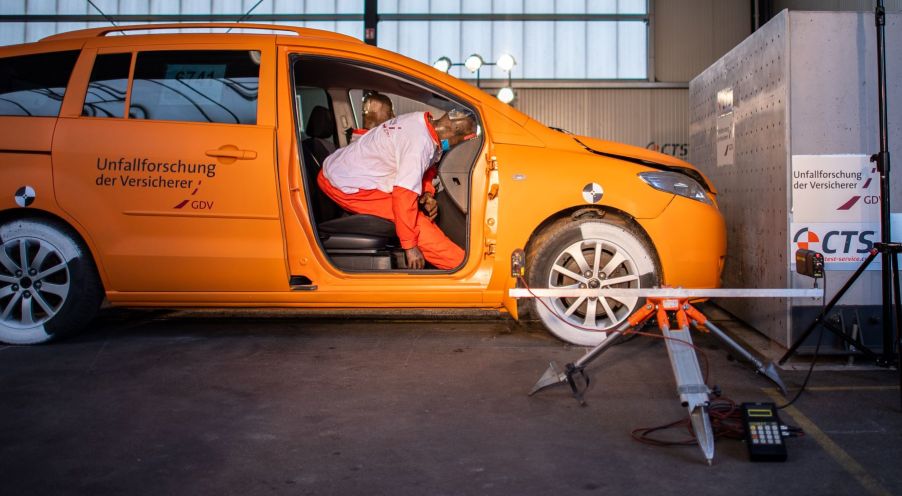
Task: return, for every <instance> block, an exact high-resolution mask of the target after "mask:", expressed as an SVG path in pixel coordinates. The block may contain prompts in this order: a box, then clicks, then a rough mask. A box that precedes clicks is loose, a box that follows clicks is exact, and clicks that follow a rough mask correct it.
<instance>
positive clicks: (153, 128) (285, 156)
mask: <svg viewBox="0 0 902 496" xmlns="http://www.w3.org/2000/svg"><path fill="white" fill-rule="evenodd" d="M178 27H183V26H178ZM244 27H253V26H252V25H244ZM271 27H272V26H262V27H261V28H263V29H266V28H271ZM157 28H159V27H157ZM285 29H286V30H288V31H295V32H296V33H297V34H296V35H284V34H277V35H268V34H228V35H226V34H184V33H182V34H155V35H143V34H137V35H129V36H104V35H105V34H108V33H110V32H112V31H115V29H111V28H98V29H93V30H83V31H78V32H73V33H64V34H61V35H56V36H53V37H50V38H48V39H46V40H43V41H41V42H38V43H32V44H28V45H20V46H17V47H9V48H3V49H0V56H9V55H14V54H15V55H18V54H25V53H34V52H41V51H48V50H58V49H80V50H82V51H81V55H80V57H79V60H78V62H77V64H76V66H75V69H74V71H73V74H72V76H71V79H70V82H69V87H68V90H67V92H66V95H65V98H64V100H63V104H62V108H61V111H60V115H59V118H58V119H54V118H32V117H0V128H2V130H3V132H2V133H0V184H2V185H3V191H2V196H0V212H2V214H3V215H16V214H18V213H21V212H20V209H18V208H17V206H16V205H15V203H14V202H13V198H12V194H11V193H12V192H11V191H10V188H12V189H13V191H15V188H17V187H18V186H19V185H23V184H29V185H32V186H33V187H35V188H36V189H37V190H39V195H38V198H37V200H36V202H35V203H34V204H33V205H32V206H30V207H29V208H31V209H37V210H42V211H45V212H47V213H49V214H52V215H55V216H57V217H59V218H61V219H63V220H64V221H65V222H67V223H69V224H70V225H71V226H72V227H73V228H74V229H76V230H77V231H78V232H79V233H80V234H81V236H82V237H83V238H84V239H85V241H86V243H87V245H88V247H89V249H90V250H91V252H92V254H93V256H94V258H95V260H96V262H97V266H98V268H99V270H100V274H101V279H102V281H103V284H104V287H105V289H106V294H107V298H108V300H109V301H110V302H111V303H112V304H116V305H130V306H153V305H167V306H282V307H284V306H289V307H290V306H296V307H481V308H497V309H502V308H507V309H508V310H509V311H510V312H511V313H513V314H514V315H516V304H515V302H514V301H513V300H512V299H510V298H508V297H507V296H506V293H507V289H508V288H510V287H513V285H514V280H513V278H512V277H511V276H510V267H509V264H510V259H509V257H510V253H511V252H512V251H513V250H514V249H515V248H521V247H524V246H526V244H527V243H528V242H529V240H530V238H531V237H532V236H533V235H534V234H535V233H536V230H537V229H538V228H539V226H540V225H541V224H542V223H543V222H545V221H547V220H549V219H551V218H553V217H555V216H558V215H562V212H568V211H573V210H576V209H579V208H584V207H593V208H603V209H607V210H612V211H617V212H619V213H621V214H622V215H625V216H628V217H630V218H632V219H633V220H634V221H635V222H636V223H637V224H638V225H640V226H641V227H642V228H643V229H644V230H645V232H646V234H647V235H648V237H649V238H650V239H651V241H652V242H653V243H654V245H655V247H656V250H657V256H658V258H659V261H660V263H661V268H662V271H663V276H664V281H663V282H665V283H667V284H670V285H678V286H684V287H716V286H718V285H719V278H720V271H721V268H722V261H723V256H724V252H725V249H726V241H725V239H726V238H725V229H724V223H723V219H722V217H721V216H720V213H719V212H718V211H717V209H716V207H715V206H711V205H706V204H703V203H700V202H697V201H693V200H689V199H686V198H682V197H677V196H675V195H673V194H670V193H665V192H661V191H657V190H654V189H652V188H650V187H648V186H647V185H645V184H644V183H642V182H641V180H640V179H638V177H637V174H638V173H639V172H642V171H647V170H651V169H648V168H646V167H643V166H642V165H639V164H635V163H629V162H626V161H623V160H618V159H616V158H609V157H602V156H598V155H595V154H593V153H591V152H590V151H587V150H586V149H585V148H584V147H583V146H581V145H580V144H578V143H577V142H576V141H575V140H574V139H573V137H571V136H568V135H566V134H563V133H560V132H556V131H552V130H550V129H548V128H546V127H544V126H542V125H541V124H539V123H537V122H535V121H534V120H532V119H530V118H529V117H528V116H526V115H525V114H523V113H521V112H519V111H517V110H516V109H514V108H512V107H510V106H508V105H505V104H502V103H501V102H499V101H498V100H497V99H496V98H494V97H493V96H492V95H489V94H487V93H485V92H483V91H482V90H480V89H478V88H476V87H474V86H472V85H470V84H468V83H465V82H463V81H460V80H458V79H456V78H454V77H451V76H448V75H446V74H443V73H440V72H438V71H436V70H434V69H433V68H431V67H429V66H427V65H425V64H422V63H419V62H416V61H413V60H411V59H408V58H406V57H404V56H401V55H398V54H395V53H392V52H388V51H385V50H381V49H378V48H375V47H371V46H369V45H365V44H363V43H361V42H359V41H358V40H355V39H353V38H349V37H346V36H343V35H337V34H333V33H326V32H321V31H314V30H306V29H300V28H285ZM188 48H190V49H197V50H202V49H207V50H212V49H227V48H228V49H239V50H255V51H259V52H260V54H261V64H260V74H259V99H258V103H257V105H258V108H257V120H256V124H254V125H238V124H236V125H229V124H207V123H192V122H173V121H151V120H138V119H109V118H91V117H82V116H81V109H82V104H83V102H84V98H85V93H86V87H87V83H88V79H89V77H90V74H91V68H92V66H93V62H94V58H95V56H96V55H97V54H109V53H134V52H139V51H148V50H179V49H188ZM295 55H300V56H304V55H319V56H329V57H335V58H340V59H346V60H350V61H355V62H362V63H368V64H375V65H378V66H381V67H384V68H386V69H388V70H389V71H394V72H396V73H398V74H403V75H405V76H406V77H410V78H412V79H416V80H419V81H421V82H423V83H424V84H427V85H430V86H432V87H435V88H437V89H440V90H442V91H445V92H448V93H450V94H453V95H455V96H456V97H457V98H459V99H460V100H463V101H466V102H467V103H469V104H470V105H471V106H472V108H473V109H474V110H476V111H477V112H478V113H479V114H480V116H481V120H482V122H483V124H484V134H485V138H484V141H483V143H484V149H483V150H482V151H481V153H479V156H478V159H477V161H476V163H475V165H474V169H473V172H472V174H471V185H470V186H471V188H470V192H471V193H470V201H471V205H470V209H469V239H470V245H469V246H468V247H466V248H467V251H468V255H467V259H466V262H465V265H464V266H463V268H461V269H459V270H458V271H456V272H454V273H450V274H437V273H433V274H416V275H410V274H403V273H397V272H395V273H347V272H343V271H341V270H339V269H337V268H336V267H334V266H333V265H332V264H331V263H330V262H329V260H328V258H327V257H326V255H325V254H324V253H323V252H322V250H321V249H320V247H319V244H318V243H317V240H316V235H315V233H314V231H313V228H312V226H311V224H310V222H309V219H310V216H309V212H308V211H307V198H306V193H305V191H304V187H303V185H304V180H303V178H302V177H301V173H300V170H301V164H300V158H299V153H298V148H299V144H298V142H297V134H296V132H295V122H294V115H293V112H292V86H291V82H290V81H289V77H288V75H289V74H290V70H289V69H290V65H289V64H290V58H291V57H292V56H295ZM132 64H133V68H132V70H134V62H132ZM129 87H130V86H129ZM127 98H128V97H127ZM590 141H591V146H593V147H598V148H603V149H604V150H605V151H606V152H609V153H612V154H615V155H623V156H628V157H635V158H638V159H644V160H650V161H654V162H657V163H660V164H664V165H669V166H674V167H683V168H688V169H691V168H692V166H691V165H689V164H687V163H685V162H683V161H681V160H678V159H676V158H673V157H671V156H667V155H662V154H658V153H655V152H652V151H649V150H644V149H641V148H636V147H631V146H627V145H621V144H617V143H610V142H602V141H599V140H590ZM217 150H219V151H222V150H225V151H227V152H229V153H238V152H240V153H244V152H248V153H247V155H248V156H247V157H243V158H241V159H235V158H230V157H221V156H217V153H219V152H217ZM134 160H137V161H139V162H140V161H143V160H147V161H151V162H157V163H162V162H175V161H183V162H190V163H203V164H207V165H209V169H214V172H213V173H212V174H210V175H198V174H195V175H192V176H185V177H179V178H177V179H178V181H182V182H180V183H176V184H171V185H168V186H167V187H159V188H141V187H129V186H127V184H126V183H123V182H122V181H128V179H123V177H122V175H118V174H117V175H115V177H112V176H113V175H107V174H105V171H108V170H114V169H115V167H118V166H121V164H122V163H125V162H127V161H134ZM111 167H113V168H114V169H110V168H111ZM134 179H135V180H139V179H144V178H143V177H135V178H134ZM150 179H153V178H152V177H151V178H150ZM111 181H112V182H111ZM116 181H120V182H119V183H116ZM590 183H597V184H599V185H601V186H602V188H603V189H604V195H603V197H602V199H601V200H600V201H599V202H598V203H596V204H595V205H587V204H586V203H585V200H583V197H582V190H583V188H584V186H585V185H587V184H590ZM183 202H187V203H183ZM192 202H193V203H192ZM179 205H182V206H181V207H179V208H176V207H178V206H179ZM208 205H209V206H210V207H213V206H214V205H215V208H206V207H207V206H208ZM292 274H304V275H305V276H307V277H309V278H310V279H311V280H312V281H314V284H315V285H316V289H315V290H311V291H292V290H291V288H290V286H289V277H290V276H291V275H292Z"/></svg>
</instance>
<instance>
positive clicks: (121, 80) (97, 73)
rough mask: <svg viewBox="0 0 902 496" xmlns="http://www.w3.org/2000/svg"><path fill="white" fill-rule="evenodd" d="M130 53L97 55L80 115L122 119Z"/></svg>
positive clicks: (130, 58) (130, 60) (130, 61)
mask: <svg viewBox="0 0 902 496" xmlns="http://www.w3.org/2000/svg"><path fill="white" fill-rule="evenodd" d="M131 64H132V55H131V54H130V53H115V54H110V55H98V56H97V59H96V60H95V61H94V68H93V69H91V81H90V82H89V83H88V92H87V94H86V95H85V105H84V107H83V108H82V112H81V115H83V116H86V117H124V116H125V94H126V91H127V90H128V71H129V69H130V68H131Z"/></svg>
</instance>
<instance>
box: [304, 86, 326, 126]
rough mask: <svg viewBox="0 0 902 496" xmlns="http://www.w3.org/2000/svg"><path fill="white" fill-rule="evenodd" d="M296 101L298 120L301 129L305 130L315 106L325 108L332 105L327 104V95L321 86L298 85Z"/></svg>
mask: <svg viewBox="0 0 902 496" xmlns="http://www.w3.org/2000/svg"><path fill="white" fill-rule="evenodd" d="M296 98H297V103H298V112H299V115H298V121H299V122H300V124H301V126H300V127H301V131H302V132H303V133H306V132H307V124H308V123H309V122H310V114H311V113H312V112H313V109H314V108H316V107H324V108H326V109H327V110H328V109H330V108H331V107H332V106H331V105H329V95H328V94H327V93H326V91H325V90H323V89H322V88H310V87H298V88H297V95H296Z"/></svg>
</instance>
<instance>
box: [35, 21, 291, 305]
mask: <svg viewBox="0 0 902 496" xmlns="http://www.w3.org/2000/svg"><path fill="white" fill-rule="evenodd" d="M254 38H257V39H259V40H261V41H256V40H255V39H254ZM243 39H245V40H254V41H252V42H251V41H249V42H243V43H242V42H238V43H229V44H227V45H223V44H222V43H218V44H216V45H212V44H211V45H202V44H190V45H185V44H180V45H172V46H167V45H158V46H153V47H151V48H150V49H145V48H142V47H138V48H131V47H128V46H125V45H123V46H120V47H116V46H109V45H108V44H107V45H104V46H98V47H97V48H96V49H92V48H91V47H90V45H89V46H88V48H87V49H86V50H85V52H84V54H83V56H82V59H81V60H80V62H79V67H78V68H77V72H78V71H79V70H80V72H81V74H80V75H81V76H82V77H83V78H84V80H83V81H85V82H83V83H82V86H81V88H82V91H81V93H80V94H78V92H76V94H73V100H74V99H76V97H77V101H76V102H70V101H69V100H67V102H66V108H64V111H63V115H62V116H61V119H60V121H59V124H58V126H57V130H56V134H55V136H54V142H53V152H52V158H53V162H54V164H55V167H54V183H55V189H56V193H57V196H58V199H59V203H60V205H61V206H62V208H63V209H65V210H66V211H67V212H68V213H69V214H70V215H72V217H74V218H75V219H77V221H78V222H79V223H81V224H82V225H83V226H84V227H85V228H86V231H87V232H88V233H90V235H91V236H92V237H93V238H94V243H95V245H96V246H97V247H98V250H99V253H97V256H98V258H99V259H100V260H101V262H102V266H103V267H104V270H105V272H106V275H107V278H108V283H107V284H108V286H109V287H108V288H107V289H108V290H113V291H125V292H159V291H203V292H210V291H273V290H284V289H286V287H287V276H286V269H285V254H284V248H283V241H282V230H281V224H280V220H279V207H278V205H279V203H278V198H277V191H276V176H275V163H274V160H275V159H274V148H275V142H274V136H275V109H274V90H273V86H274V80H275V67H274V47H273V44H272V40H271V38H268V37H243ZM266 40H268V41H266ZM123 43H124V42H123ZM186 46H187V47H188V48H186ZM92 59H93V60H92Z"/></svg>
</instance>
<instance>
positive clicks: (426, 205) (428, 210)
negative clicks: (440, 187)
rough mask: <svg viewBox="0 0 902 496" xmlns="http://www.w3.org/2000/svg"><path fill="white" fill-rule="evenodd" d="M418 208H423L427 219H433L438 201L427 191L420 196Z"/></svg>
mask: <svg viewBox="0 0 902 496" xmlns="http://www.w3.org/2000/svg"><path fill="white" fill-rule="evenodd" d="M420 209H422V210H423V213H424V214H426V217H429V220H435V216H436V215H438V202H437V201H435V197H433V196H432V193H428V192H427V193H423V194H422V195H421V196H420Z"/></svg>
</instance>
